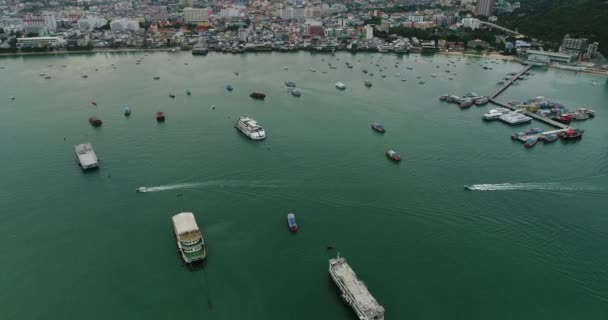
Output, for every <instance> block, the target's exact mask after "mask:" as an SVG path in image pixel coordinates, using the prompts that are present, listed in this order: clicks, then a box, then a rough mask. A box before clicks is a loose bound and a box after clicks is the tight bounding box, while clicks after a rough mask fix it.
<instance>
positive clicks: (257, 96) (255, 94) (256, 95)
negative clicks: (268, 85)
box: [249, 92, 266, 100]
mask: <svg viewBox="0 0 608 320" xmlns="http://www.w3.org/2000/svg"><path fill="white" fill-rule="evenodd" d="M249 96H250V97H252V98H254V99H256V100H264V99H265V98H266V94H264V93H261V92H252V93H251V94H250V95H249Z"/></svg>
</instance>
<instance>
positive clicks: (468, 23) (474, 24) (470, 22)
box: [462, 18, 481, 30]
mask: <svg viewBox="0 0 608 320" xmlns="http://www.w3.org/2000/svg"><path fill="white" fill-rule="evenodd" d="M480 25H481V23H480V21H479V20H478V19H475V18H464V19H462V26H463V27H465V28H471V29H473V30H475V29H479V26H480Z"/></svg>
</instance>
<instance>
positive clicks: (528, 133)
mask: <svg viewBox="0 0 608 320" xmlns="http://www.w3.org/2000/svg"><path fill="white" fill-rule="evenodd" d="M542 132H543V129H541V128H530V129H528V130H526V131H524V134H525V135H531V134H539V133H542Z"/></svg>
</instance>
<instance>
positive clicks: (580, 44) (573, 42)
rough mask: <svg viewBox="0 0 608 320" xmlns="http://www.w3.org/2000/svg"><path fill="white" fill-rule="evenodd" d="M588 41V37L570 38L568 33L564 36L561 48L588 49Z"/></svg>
mask: <svg viewBox="0 0 608 320" xmlns="http://www.w3.org/2000/svg"><path fill="white" fill-rule="evenodd" d="M587 41H588V39H586V38H570V35H569V34H567V35H566V36H565V37H564V40H562V47H561V49H565V50H576V51H579V52H580V51H583V50H585V49H587Z"/></svg>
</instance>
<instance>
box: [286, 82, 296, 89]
mask: <svg viewBox="0 0 608 320" xmlns="http://www.w3.org/2000/svg"><path fill="white" fill-rule="evenodd" d="M285 86H287V87H290V88H295V87H296V84H295V83H294V82H292V81H287V82H285Z"/></svg>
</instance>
